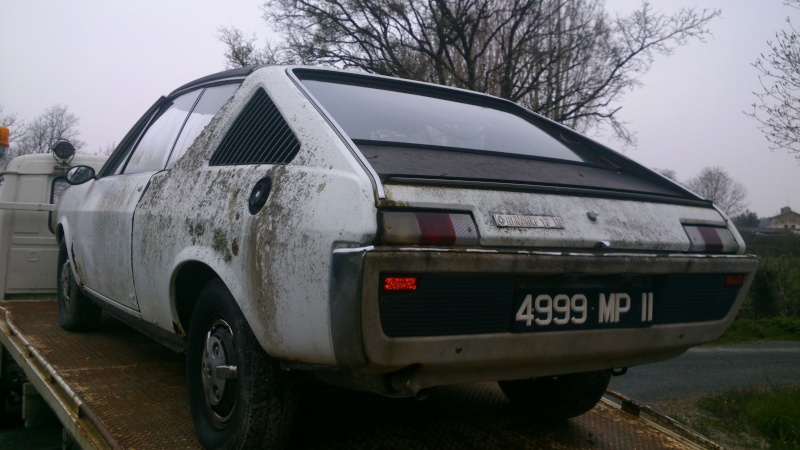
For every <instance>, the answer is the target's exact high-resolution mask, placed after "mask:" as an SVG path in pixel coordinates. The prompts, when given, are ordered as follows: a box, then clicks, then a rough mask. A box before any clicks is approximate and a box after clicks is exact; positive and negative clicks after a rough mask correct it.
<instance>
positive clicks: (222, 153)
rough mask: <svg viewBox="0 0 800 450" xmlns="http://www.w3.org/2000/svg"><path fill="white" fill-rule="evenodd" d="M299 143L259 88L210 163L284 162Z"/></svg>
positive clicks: (290, 156) (292, 154)
mask: <svg viewBox="0 0 800 450" xmlns="http://www.w3.org/2000/svg"><path fill="white" fill-rule="evenodd" d="M299 150H300V142H299V141H298V140H297V137H295V135H294V133H293V132H292V130H291V128H289V125H288V124H287V123H286V121H285V120H284V119H283V117H282V116H281V113H280V112H279V111H278V108H276V107H275V104H274V103H272V100H271V99H270V98H269V96H268V95H267V93H266V92H264V90H263V89H259V90H258V91H257V92H256V93H255V95H254V96H253V98H252V99H251V100H250V102H249V103H248V104H247V106H246V107H245V109H244V111H243V112H242V114H241V115H240V116H239V117H238V118H237V119H236V121H235V122H234V123H233V126H232V127H231V129H230V130H229V131H228V134H226V135H225V138H223V139H222V143H221V144H220V146H219V148H217V151H215V152H214V154H213V155H212V156H211V160H210V161H209V164H210V165H212V166H230V165H241V164H286V163H288V162H289V161H291V160H292V159H293V158H294V156H295V155H296V154H297V152H298V151H299Z"/></svg>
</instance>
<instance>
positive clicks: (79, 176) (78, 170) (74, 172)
mask: <svg viewBox="0 0 800 450" xmlns="http://www.w3.org/2000/svg"><path fill="white" fill-rule="evenodd" d="M91 179H94V169H93V168H91V167H89V166H75V167H73V168H72V169H69V172H67V183H69V184H71V185H76V184H83V183H86V182H87V181H89V180H91Z"/></svg>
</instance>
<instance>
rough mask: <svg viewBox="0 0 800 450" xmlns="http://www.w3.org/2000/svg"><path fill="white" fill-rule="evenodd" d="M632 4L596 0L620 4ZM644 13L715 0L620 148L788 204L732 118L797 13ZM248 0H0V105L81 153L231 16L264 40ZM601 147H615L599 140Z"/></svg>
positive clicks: (797, 189)
mask: <svg viewBox="0 0 800 450" xmlns="http://www.w3.org/2000/svg"><path fill="white" fill-rule="evenodd" d="M639 3H640V2H638V1H635V0H607V1H606V5H607V9H608V10H609V11H611V12H615V11H619V12H623V13H624V12H628V11H630V9H631V8H633V7H636V6H638V5H639ZM651 3H652V5H653V6H654V9H656V10H657V11H662V12H665V13H673V12H675V11H676V10H677V9H678V8H679V7H682V6H686V7H697V8H700V9H702V8H719V9H721V10H722V17H721V18H718V19H716V20H714V21H713V22H712V23H711V24H710V29H711V31H712V33H713V35H714V36H713V38H710V39H709V40H708V41H707V42H706V43H701V42H697V41H694V42H691V43H690V44H688V45H686V46H683V47H680V48H678V49H677V50H676V51H675V53H674V54H673V55H671V56H669V57H658V58H657V59H656V61H655V63H654V65H653V68H652V69H651V70H650V72H648V73H647V74H646V75H645V76H644V77H642V78H641V81H642V82H643V83H644V86H643V87H641V88H639V89H638V90H635V91H633V92H631V93H628V94H627V95H626V96H625V97H624V99H623V100H622V102H621V106H622V111H621V113H620V118H621V119H622V120H623V121H625V122H628V124H629V128H630V129H631V130H633V131H634V132H635V133H636V135H637V137H638V146H637V147H636V148H635V149H628V150H626V155H627V156H629V157H631V158H633V159H635V160H637V161H638V162H640V163H642V164H644V165H646V166H648V167H651V168H661V169H671V170H674V171H675V172H676V173H677V175H678V178H679V179H680V180H686V179H688V178H690V177H692V176H694V175H696V174H697V173H698V172H699V171H700V169H701V168H703V167H705V166H713V165H719V166H722V167H723V168H724V169H725V170H726V171H728V173H729V174H730V175H731V176H732V177H733V178H735V179H737V180H739V181H741V182H742V183H743V184H744V185H745V186H746V187H747V189H748V192H749V195H748V199H749V202H750V209H752V210H754V211H756V212H757V213H758V214H759V215H760V216H762V217H767V216H773V215H776V214H778V212H779V210H780V208H781V207H782V206H787V205H788V206H791V207H792V208H793V209H794V210H795V211H798V210H800V165H798V161H797V160H796V159H795V158H793V157H792V156H791V155H789V154H787V153H786V152H771V151H770V150H769V149H768V146H767V141H766V139H764V137H763V135H762V134H761V132H760V131H759V130H758V128H757V123H756V122H755V120H754V119H752V118H749V117H747V116H745V115H744V113H743V111H745V110H749V109H750V105H751V104H752V103H753V101H754V97H753V95H752V92H753V91H755V90H757V89H758V79H757V72H756V70H755V69H754V68H753V67H752V66H751V63H752V62H753V61H755V59H756V58H757V57H758V55H759V54H760V53H761V52H766V51H767V50H768V48H767V44H766V41H767V40H770V39H774V36H775V32H776V31H778V30H779V29H781V28H784V27H786V23H785V19H786V17H787V16H792V17H793V19H794V21H795V24H797V25H800V11H799V10H796V9H792V8H789V7H786V6H784V5H783V4H782V1H780V0H759V1H755V0H694V1H691V0H688V1H687V0H669V1H666V0H660V1H659V0H654V1H652V2H651ZM259 4H260V2H259V1H258V0H226V1H219V0H217V1H212V0H191V1H189V0H169V1H163V0H157V1H156V0H139V1H136V2H109V1H100V0H96V1H92V0H72V1H55V0H51V1H31V0H0V59H1V60H2V62H1V63H0V105H1V106H3V108H4V112H5V113H6V114H8V113H16V114H17V115H18V116H19V118H21V119H31V118H33V117H35V116H37V115H39V114H41V112H42V111H44V110H45V109H46V108H48V107H50V106H52V105H54V104H63V105H67V106H68V108H69V111H71V112H72V113H74V114H76V115H77V116H78V117H80V131H81V136H80V138H81V139H82V140H83V141H85V142H86V143H87V147H86V149H85V150H86V151H89V152H96V151H97V150H98V149H99V148H101V147H105V146H106V145H108V144H110V143H113V142H119V140H120V139H121V138H122V137H123V136H124V135H125V133H126V132H127V131H128V129H129V128H130V127H131V126H132V125H133V123H134V122H135V121H136V119H138V118H139V116H141V114H142V113H143V112H144V111H145V110H146V109H147V108H148V107H149V106H150V105H151V104H152V103H153V102H154V101H155V100H156V99H157V98H158V96H160V95H163V94H167V93H169V92H170V91H172V90H173V89H174V88H176V87H178V86H180V85H182V84H184V83H186V82H188V81H191V80H193V79H195V78H199V77H201V76H204V75H207V74H209V73H213V72H217V71H220V70H223V69H224V58H223V56H222V55H223V51H224V49H223V47H222V45H221V44H220V43H219V42H218V41H217V39H216V37H215V35H216V32H217V29H218V28H219V27H220V26H228V25H235V26H237V27H239V28H241V29H243V30H247V31H249V32H256V33H257V34H258V35H259V36H260V37H262V38H263V37H266V36H267V34H268V30H267V28H266V24H265V23H264V21H263V20H262V19H261V10H260V9H259ZM599 140H601V141H602V142H604V143H607V144H609V145H610V146H611V147H612V148H617V149H620V148H621V145H620V143H619V142H616V141H614V140H612V139H609V138H607V137H604V136H600V137H599Z"/></svg>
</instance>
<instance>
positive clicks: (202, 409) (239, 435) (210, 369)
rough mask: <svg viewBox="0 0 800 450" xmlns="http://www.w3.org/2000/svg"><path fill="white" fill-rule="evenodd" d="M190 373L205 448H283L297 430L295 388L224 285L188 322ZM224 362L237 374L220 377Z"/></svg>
mask: <svg viewBox="0 0 800 450" xmlns="http://www.w3.org/2000/svg"><path fill="white" fill-rule="evenodd" d="M187 353H188V355H187V358H186V373H187V380H188V385H189V401H190V404H191V409H192V419H193V421H194V426H195V432H196V433H197V438H198V439H199V441H200V444H202V445H203V447H205V448H226V449H251V448H283V447H285V446H286V444H287V442H288V439H289V436H290V435H291V431H292V424H293V422H294V415H295V409H296V400H295V392H294V391H295V389H294V387H293V385H292V383H291V380H288V379H287V378H288V375H287V374H286V373H283V372H282V371H281V370H280V367H279V365H278V363H277V362H276V361H275V360H273V359H272V358H270V357H269V356H268V355H267V354H266V352H265V351H264V350H263V349H262V348H261V345H260V344H259V343H258V341H257V340H256V337H255V335H254V334H253V331H252V330H251V329H250V326H249V325H248V324H247V321H246V320H245V318H244V315H243V314H242V312H241V311H240V310H239V307H238V306H237V305H236V301H235V300H234V298H233V296H232V295H231V293H230V292H229V291H228V289H227V288H226V287H225V285H224V284H223V283H222V282H221V281H220V280H219V279H216V280H214V281H212V282H210V283H209V284H208V285H207V286H206V287H205V288H203V290H202V292H201V293H200V297H199V298H198V300H197V304H196V305H195V309H194V311H193V313H192V319H191V323H190V324H189V338H188V352H187ZM220 366H229V367H230V366H235V367H236V369H235V374H230V373H229V374H228V375H227V376H225V375H220V374H219V372H218V371H216V370H214V368H216V367H220Z"/></svg>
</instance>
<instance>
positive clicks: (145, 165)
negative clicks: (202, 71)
mask: <svg viewBox="0 0 800 450" xmlns="http://www.w3.org/2000/svg"><path fill="white" fill-rule="evenodd" d="M201 91H202V90H201V89H198V90H196V91H192V92H189V93H187V94H183V95H181V96H180V97H178V98H176V99H175V100H173V101H172V105H171V106H170V107H169V108H167V110H166V111H164V112H163V113H162V114H161V115H160V116H159V117H158V118H156V119H155V122H153V123H152V124H151V125H150V127H149V128H148V129H147V131H145V132H144V136H142V138H141V139H140V140H139V143H138V144H137V145H136V148H135V149H134V150H133V155H132V156H131V157H130V160H128V164H127V165H126V166H125V169H124V170H123V172H124V173H140V172H155V171H158V170H162V169H164V166H166V163H167V158H168V157H169V154H170V151H171V150H172V147H173V146H174V145H175V140H176V139H177V137H178V133H179V132H180V131H181V127H182V126H183V124H184V122H186V118H187V116H188V115H189V111H191V109H192V107H193V106H194V104H195V102H196V101H197V98H198V97H199V96H200V92H201Z"/></svg>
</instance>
